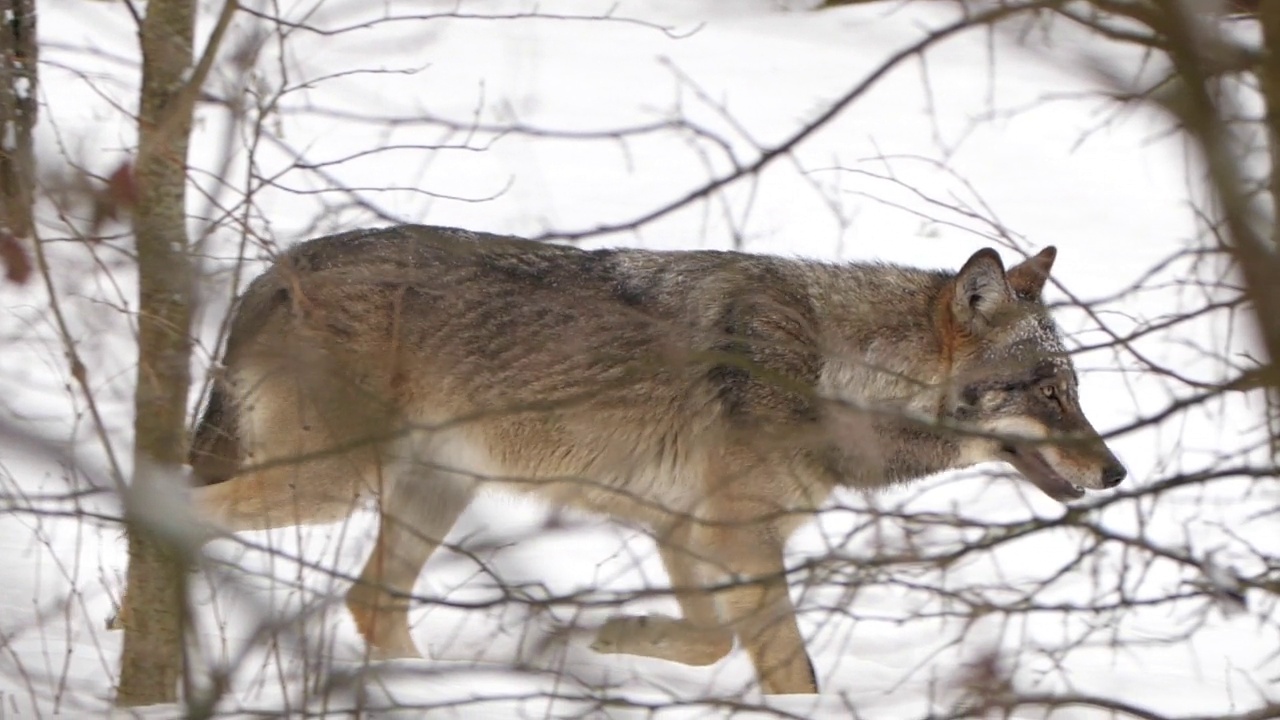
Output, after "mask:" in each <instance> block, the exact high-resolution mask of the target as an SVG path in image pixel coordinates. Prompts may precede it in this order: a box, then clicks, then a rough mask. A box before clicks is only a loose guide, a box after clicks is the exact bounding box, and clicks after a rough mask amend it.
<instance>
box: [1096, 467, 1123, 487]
mask: <svg viewBox="0 0 1280 720" xmlns="http://www.w3.org/2000/svg"><path fill="white" fill-rule="evenodd" d="M1128 474H1129V473H1128V471H1126V470H1125V469H1124V466H1123V465H1121V464H1120V463H1113V464H1111V465H1108V466H1106V467H1105V468H1103V469H1102V487H1108V488H1113V487H1115V486H1117V485H1119V484H1120V481H1121V480H1124V476H1125V475H1128Z"/></svg>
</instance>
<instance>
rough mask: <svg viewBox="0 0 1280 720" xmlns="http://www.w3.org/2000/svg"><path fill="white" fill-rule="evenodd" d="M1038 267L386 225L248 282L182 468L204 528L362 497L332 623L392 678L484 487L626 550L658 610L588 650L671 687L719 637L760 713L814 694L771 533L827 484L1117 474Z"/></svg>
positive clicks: (1042, 265)
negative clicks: (365, 504) (594, 519)
mask: <svg viewBox="0 0 1280 720" xmlns="http://www.w3.org/2000/svg"><path fill="white" fill-rule="evenodd" d="M1054 258H1055V251H1054V249H1053V248H1048V249H1046V250H1044V251H1042V252H1041V253H1039V254H1038V255H1035V256H1033V257H1031V258H1029V259H1027V260H1025V261H1024V262H1022V263H1020V264H1018V265H1015V266H1013V267H1012V268H1009V269H1008V270H1006V268H1005V267H1004V265H1003V263H1002V262H1001V259H1000V256H999V255H998V254H997V253H996V252H995V251H994V250H990V249H985V250H980V251H978V252H977V253H975V254H974V255H973V256H972V257H971V258H970V259H969V260H968V262H966V263H965V264H964V266H963V267H962V268H960V270H959V271H958V272H941V271H934V270H919V269H912V268H906V267H897V266H891V265H884V264H829V263H819V262H809V261H803V260H794V259H783V258H777V257H765V256H756V255H749V254H743V253H736V252H715V251H691V252H647V251H642V250H626V249H614V250H595V251H585V250H581V249H576V248H573V247H566V246H557V245H553V244H544V243H534V242H530V241H527V240H522V239H519V238H514V237H501V236H495V235H487V234H482V233H473V232H468V231H464V230H458V229H450V228H440V227H426V226H402V227H392V228H386V229H380V230H368V231H359V232H351V233H345V234H340V235H334V236H331V237H325V238H320V239H316V240H311V241H309V242H305V243H303V244H300V245H298V246H296V247H294V248H293V249H292V250H290V251H288V252H286V253H284V254H283V255H282V256H281V257H279V259H278V260H277V261H276V262H275V263H274V265H273V266H272V267H271V268H270V269H269V270H267V271H266V272H265V273H264V274H263V275H261V276H260V277H258V278H257V279H256V280H255V281H254V282H253V283H252V284H251V285H250V286H249V288H248V289H247V290H246V292H245V293H244V294H243V296H242V298H241V299H240V301H239V305H238V308H237V310H236V311H235V314H234V317H233V320H232V324H231V329H230V333H229V336H228V341H227V345H226V349H225V355H224V358H223V366H224V367H223V368H222V369H220V371H219V372H218V373H217V375H216V382H215V385H214V387H213V390H212V394H211V397H210V399H209V401H208V404H207V407H206V408H205V410H204V414H203V418H202V420H201V421H200V423H199V425H198V430H197V432H196V434H195V437H194V440H193V443H192V449H191V455H190V462H191V465H192V468H193V471H194V474H195V476H196V477H197V478H198V479H199V482H200V483H201V487H199V488H197V489H196V490H195V501H196V502H197V503H198V508H199V512H200V513H202V514H204V515H205V516H207V517H208V518H210V520H211V521H212V522H216V523H218V524H219V525H220V526H221V527H222V528H224V529H225V530H227V531H237V530H246V529H256V528H270V527H279V526H290V525H297V524H303V523H323V522H332V521H337V520H339V519H341V518H343V517H346V516H347V514H348V513H350V512H351V511H352V509H353V508H355V507H357V506H359V505H360V503H361V500H362V498H376V501H377V503H378V507H379V509H380V518H381V523H380V528H379V534H378V538H377V541H376V546H375V548H374V550H373V553H372V556H371V557H370V559H369V560H368V563H367V565H366V566H365V568H364V570H363V572H362V574H361V576H360V579H359V582H357V583H356V584H355V585H353V587H352V588H351V590H350V592H349V594H348V596H347V605H348V607H349V608H350V611H351V613H352V614H353V616H354V618H355V620H356V624H357V626H358V627H359V629H360V632H361V633H362V635H363V636H364V638H365V639H366V640H367V642H368V643H369V645H370V647H371V648H372V649H373V650H375V651H377V652H378V653H380V654H382V655H386V656H413V655H417V654H418V651H417V649H416V648H415V646H414V644H413V642H412V640H411V639H410V636H409V625H408V612H407V611H408V607H409V601H410V593H411V590H412V588H413V584H414V581H415V579H416V578H417V576H418V574H419V571H420V570H421V569H422V567H423V564H424V563H425V562H426V561H427V559H428V557H430V556H431V554H432V552H433V551H434V550H435V549H436V548H437V547H438V546H439V544H440V543H441V541H442V539H443V538H444V537H445V535H446V534H447V533H448V532H449V530H450V528H451V527H452V525H453V524H454V521H455V520H456V519H457V518H458V516H459V515H460V514H461V513H462V511H463V510H464V508H466V506H467V504H468V502H469V501H470V500H471V499H472V498H473V497H474V496H475V495H476V493H477V492H480V491H483V490H488V489H499V490H505V491H511V492H516V493H528V494H531V495H534V496H536V497H538V498H541V499H542V500H544V501H546V502H548V503H552V504H554V505H558V506H568V507H573V508H578V509H581V510H586V511H589V512H593V513H600V514H603V515H605V516H609V517H612V518H616V519H619V520H621V521H624V522H627V523H631V524H634V525H636V526H638V527H641V528H644V529H645V530H646V531H647V532H649V533H650V534H651V535H652V536H653V538H654V539H655V540H656V542H657V546H658V548H659V553H660V554H661V559H662V562H663V563H664V565H665V567H666V570H667V572H668V574H669V575H670V579H671V585H672V592H673V594H674V596H675V599H676V600H677V601H678V604H679V607H680V609H681V617H679V618H674V617H649V618H638V617H627V616H619V617H614V618H612V619H610V620H609V621H608V622H606V624H605V625H604V626H603V627H601V628H600V629H599V631H598V633H597V635H596V640H595V644H594V646H593V647H594V648H595V649H597V650H598V651H601V652H606V653H630V654H637V655H645V656H650V657H656V658H664V659H667V660H672V661H676V662H681V663H687V664H692V665H705V664H710V663H714V662H716V661H717V660H718V659H720V658H722V657H723V656H725V655H726V654H727V653H728V652H729V651H730V649H731V648H732V646H733V643H734V641H735V639H736V640H737V641H738V642H739V643H740V644H741V645H742V646H743V647H744V648H745V649H746V651H747V652H748V653H749V655H750V657H751V660H752V661H753V663H754V665H755V669H756V671H757V674H758V677H759V681H760V683H761V686H762V689H763V690H764V691H765V692H767V693H813V692H817V679H816V676H815V673H814V668H813V666H812V664H811V663H810V661H809V658H808V656H807V654H806V651H805V648H804V642H803V638H802V637H801V634H800V630H799V628H798V627H797V624H796V618H795V610H794V607H793V605H792V601H791V599H790V597H789V595H788V591H787V577H786V572H785V570H784V564H783V547H784V544H785V542H786V540H787V538H788V537H789V536H790V535H791V534H792V533H793V532H794V531H795V530H796V529H797V528H798V527H799V526H800V525H801V524H802V523H804V522H805V521H806V519H808V518H809V517H810V516H811V515H812V514H813V513H814V512H815V511H816V510H818V509H819V508H820V507H821V506H822V505H823V503H824V502H826V501H827V499H828V497H829V496H830V495H831V493H832V492H833V491H834V490H836V489H837V488H854V489H859V490H874V489H877V488H884V487H887V486H891V485H894V484H898V483H904V482H907V481H909V480H912V479H915V478H920V477H922V476H926V475H930V474H932V473H938V472H941V471H944V470H949V469H953V468H961V467H966V466H971V465H975V464H977V463H984V462H1004V463H1009V464H1011V465H1012V466H1013V467H1014V468H1016V469H1017V470H1018V471H1019V472H1020V473H1021V474H1022V475H1023V476H1025V477H1026V479H1027V480H1029V481H1030V482H1031V483H1033V484H1034V485H1035V486H1036V487H1038V488H1039V489H1040V490H1042V491H1044V492H1045V493H1047V494H1048V495H1049V496H1051V497H1053V498H1056V499H1058V500H1061V501H1068V500H1072V499H1075V498H1079V497H1081V496H1082V495H1083V494H1084V493H1085V491H1086V490H1090V489H1102V488H1110V487H1113V486H1115V485H1116V484H1118V483H1119V482H1120V481H1121V480H1122V479H1123V478H1124V476H1125V469H1124V467H1123V466H1122V465H1121V464H1120V463H1119V462H1118V461H1117V460H1116V458H1115V456H1114V455H1113V454H1112V453H1111V452H1110V451H1109V450H1108V448H1107V447H1106V445H1105V444H1104V442H1103V440H1102V439H1101V438H1100V437H1099V435H1098V433H1097V432H1096V431H1095V430H1094V428H1093V427H1092V426H1091V425H1090V424H1089V421H1088V420H1086V419H1085V416H1084V414H1083V413H1082V411H1081V409H1080V404H1079V398H1078V396H1077V378H1076V373H1075V371H1074V369H1073V366H1072V362H1071V359H1070V358H1069V357H1068V355H1067V353H1066V352H1065V351H1064V349H1063V344H1062V340H1061V337H1060V335H1059V331H1058V329H1057V327H1056V325H1055V324H1054V322H1053V321H1052V320H1051V318H1050V316H1049V313H1048V311H1047V309H1046V307H1045V306H1044V304H1043V303H1042V301H1041V299H1040V295H1041V291H1042V289H1043V287H1044V285H1045V283H1046V281H1047V280H1048V278H1049V272H1050V269H1051V267H1052V265H1053V261H1054Z"/></svg>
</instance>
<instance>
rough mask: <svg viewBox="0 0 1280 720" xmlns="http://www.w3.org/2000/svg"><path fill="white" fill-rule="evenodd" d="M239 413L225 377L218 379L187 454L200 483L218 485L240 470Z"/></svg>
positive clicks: (197, 482)
mask: <svg viewBox="0 0 1280 720" xmlns="http://www.w3.org/2000/svg"><path fill="white" fill-rule="evenodd" d="M236 416H237V413H236V409H235V408H234V407H231V399H230V398H229V393H228V390H227V387H226V386H225V384H224V383H223V381H222V380H221V379H217V380H214V382H213V390H212V391H210V393H209V402H208V404H206V405H205V407H204V414H203V415H201V416H200V423H199V424H198V425H197V426H196V433H195V437H193V438H192V439H191V451H190V453H189V454H188V457H187V462H189V463H190V464H191V469H192V470H193V471H194V473H195V476H196V484H197V485H214V484H216V483H220V482H223V481H225V480H229V479H231V476H232V475H235V474H236V471H237V470H239V469H240V432H239V421H238V419H237V417H236Z"/></svg>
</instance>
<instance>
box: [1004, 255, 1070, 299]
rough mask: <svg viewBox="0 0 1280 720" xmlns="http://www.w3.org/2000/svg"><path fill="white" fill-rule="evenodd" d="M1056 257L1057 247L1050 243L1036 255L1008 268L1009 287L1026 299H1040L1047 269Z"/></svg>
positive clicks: (1047, 276) (1051, 265) (1051, 267)
mask: <svg viewBox="0 0 1280 720" xmlns="http://www.w3.org/2000/svg"><path fill="white" fill-rule="evenodd" d="M1057 257H1058V249H1057V248H1055V247H1053V246H1052V245H1050V246H1049V247H1047V248H1045V249H1043V250H1041V251H1040V252H1039V253H1037V254H1036V255H1034V256H1032V257H1029V258H1027V259H1026V260H1024V261H1022V262H1021V263H1019V264H1017V265H1015V266H1013V267H1011V268H1009V287H1011V288H1013V291H1014V292H1016V293H1018V295H1019V296H1021V297H1024V298H1026V299H1028V300H1038V299H1040V292H1041V291H1042V290H1044V284H1045V283H1046V282H1048V281H1049V271H1050V270H1052V269H1053V261H1054V259H1055V258H1057Z"/></svg>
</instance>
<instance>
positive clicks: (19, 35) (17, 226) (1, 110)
mask: <svg viewBox="0 0 1280 720" xmlns="http://www.w3.org/2000/svg"><path fill="white" fill-rule="evenodd" d="M0 17H3V18H5V19H6V20H7V22H3V23H0V265H3V266H4V267H5V270H6V276H7V277H8V278H9V279H10V280H14V281H16V282H22V281H23V280H25V279H26V278H27V276H28V275H29V274H30V272H31V262H30V260H29V259H28V256H27V253H26V250H25V249H24V248H23V247H22V244H21V243H20V242H19V240H20V239H21V238H26V237H30V236H31V230H32V227H31V226H32V209H31V208H32V197H33V185H34V182H35V156H34V152H33V147H32V138H31V131H32V129H33V128H34V127H35V124H36V79H37V75H36V10H35V0H0Z"/></svg>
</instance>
